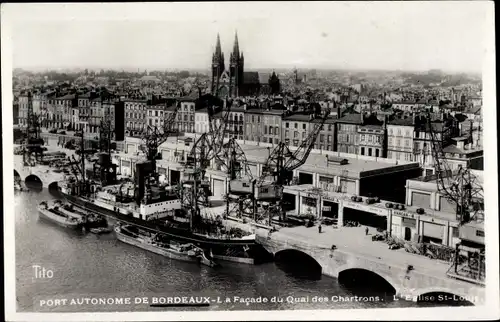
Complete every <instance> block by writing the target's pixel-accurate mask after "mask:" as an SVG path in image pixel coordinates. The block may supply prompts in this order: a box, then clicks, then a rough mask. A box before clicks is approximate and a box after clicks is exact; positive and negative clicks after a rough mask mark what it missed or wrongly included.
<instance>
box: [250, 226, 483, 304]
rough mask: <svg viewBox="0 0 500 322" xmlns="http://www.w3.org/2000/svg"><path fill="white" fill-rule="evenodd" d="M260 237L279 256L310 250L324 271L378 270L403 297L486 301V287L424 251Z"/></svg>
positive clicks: (334, 273)
mask: <svg viewBox="0 0 500 322" xmlns="http://www.w3.org/2000/svg"><path fill="white" fill-rule="evenodd" d="M257 240H258V242H259V244H261V245H262V246H263V247H264V248H266V249H267V250H268V251H269V252H270V253H272V254H274V255H275V257H278V256H279V255H280V254H281V253H283V252H301V253H303V254H301V255H304V254H306V255H307V256H308V257H310V258H311V259H313V260H314V261H315V262H316V263H317V264H319V266H321V273H322V274H323V275H327V276H330V277H334V278H339V276H340V275H341V274H342V273H346V272H349V271H351V272H353V271H356V272H360V271H361V272H363V273H368V274H371V275H373V274H376V275H378V277H379V278H383V279H384V280H385V281H386V282H387V283H389V284H390V285H391V286H392V288H393V289H394V290H395V295H396V296H398V297H401V298H403V299H407V300H412V301H419V300H421V299H422V297H423V296H424V295H430V294H431V293H434V294H436V293H439V294H446V296H449V298H452V297H453V296H455V299H458V297H462V300H466V301H467V302H470V303H472V304H474V305H482V304H484V301H485V288H483V287H481V286H479V285H475V284H472V283H468V282H464V281H460V280H456V279H452V278H449V277H447V275H446V271H447V268H448V267H449V264H447V265H445V264H442V263H439V264H440V265H437V264H438V263H436V261H433V260H431V259H428V258H426V257H423V256H420V255H414V254H407V253H405V252H397V253H396V251H392V250H389V249H387V248H386V247H384V248H385V249H386V250H387V251H389V252H392V253H390V254H391V256H390V257H389V256H386V254H385V253H386V252H384V251H381V252H380V253H379V252H372V253H371V254H363V245H359V246H358V247H359V249H354V250H350V249H345V248H342V247H339V248H336V249H332V244H330V245H324V244H323V245H321V244H318V243H317V242H315V241H314V239H309V240H307V239H301V238H295V237H294V236H293V235H291V233H287V234H286V235H285V234H282V233H281V231H279V232H275V233H272V234H271V235H270V236H263V235H261V234H258V235H257ZM380 246H382V245H380ZM358 250H359V252H358ZM366 252H367V251H366V250H365V253H366ZM368 252H369V251H368ZM408 256H410V257H408ZM410 263H411V264H410ZM425 263H427V264H425ZM409 265H411V266H412V268H411V269H409Z"/></svg>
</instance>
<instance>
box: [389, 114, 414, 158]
mask: <svg viewBox="0 0 500 322" xmlns="http://www.w3.org/2000/svg"><path fill="white" fill-rule="evenodd" d="M414 130H415V128H414V119H413V118H406V119H395V120H392V121H389V122H388V124H387V158H389V159H394V160H402V161H414V160H415V158H416V156H415V151H414V144H413V136H414V134H413V132H414Z"/></svg>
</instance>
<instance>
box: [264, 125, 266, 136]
mask: <svg viewBox="0 0 500 322" xmlns="http://www.w3.org/2000/svg"><path fill="white" fill-rule="evenodd" d="M264 134H267V126H264Z"/></svg>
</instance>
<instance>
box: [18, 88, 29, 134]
mask: <svg viewBox="0 0 500 322" xmlns="http://www.w3.org/2000/svg"><path fill="white" fill-rule="evenodd" d="M28 104H29V97H28V94H27V93H26V94H22V95H20V96H19V125H21V126H26V125H28Z"/></svg>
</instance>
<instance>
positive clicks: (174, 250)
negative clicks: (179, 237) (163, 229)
mask: <svg viewBox="0 0 500 322" xmlns="http://www.w3.org/2000/svg"><path fill="white" fill-rule="evenodd" d="M115 234H116V237H117V239H118V240H119V241H121V242H124V243H126V244H129V245H133V246H136V247H139V248H142V249H144V250H147V251H150V252H153V253H155V254H158V255H162V256H165V257H167V258H171V259H175V260H180V261H185V262H194V263H201V264H204V265H207V266H210V267H215V266H217V263H215V262H214V261H213V260H211V259H209V258H208V257H207V256H206V254H205V252H204V251H203V249H201V248H199V247H196V246H195V245H193V244H192V243H187V244H181V243H178V242H176V241H175V240H172V239H169V238H167V237H166V236H164V235H161V234H158V233H156V232H153V231H149V230H145V229H141V228H139V227H137V226H134V225H116V227H115Z"/></svg>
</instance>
